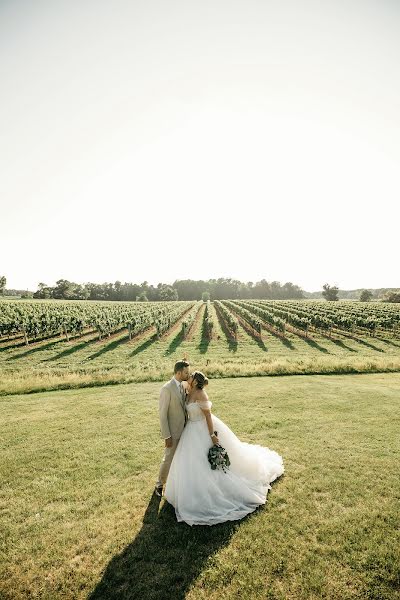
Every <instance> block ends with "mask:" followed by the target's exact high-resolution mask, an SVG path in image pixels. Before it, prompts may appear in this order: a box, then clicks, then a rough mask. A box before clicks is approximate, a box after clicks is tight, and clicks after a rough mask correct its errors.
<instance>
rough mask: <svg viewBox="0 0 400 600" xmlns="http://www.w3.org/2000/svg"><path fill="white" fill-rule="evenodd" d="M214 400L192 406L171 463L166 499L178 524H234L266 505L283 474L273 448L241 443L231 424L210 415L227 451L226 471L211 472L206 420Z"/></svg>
mask: <svg viewBox="0 0 400 600" xmlns="http://www.w3.org/2000/svg"><path fill="white" fill-rule="evenodd" d="M201 406H203V408H209V409H210V408H211V406H212V403H211V402H210V401H204V402H201V403H199V402H188V403H187V404H186V408H187V412H188V422H187V424H186V426H185V428H184V430H183V432H182V435H181V438H180V440H179V443H178V446H177V449H176V451H175V454H174V457H173V459H172V463H171V467H170V471H169V474H168V478H167V483H166V486H165V490H164V497H165V498H166V499H167V500H168V502H169V503H170V504H172V505H173V506H174V508H175V513H176V518H177V520H178V521H185V522H186V523H188V524H189V525H215V524H216V523H223V522H224V521H236V520H238V519H242V518H243V517H244V516H245V515H247V514H249V513H251V512H253V511H254V510H255V509H256V508H257V507H258V506H259V505H261V504H265V502H266V499H267V493H268V490H269V489H271V486H270V485H269V484H270V483H271V482H272V481H274V480H275V479H276V478H277V477H279V476H280V475H282V473H283V472H284V467H283V461H282V457H281V456H280V455H279V454H278V453H277V452H275V451H274V450H270V449H269V448H265V447H263V446H258V445H255V444H247V443H246V442H241V441H240V440H239V439H238V438H237V437H236V435H235V434H234V433H233V431H231V430H230V429H229V427H228V426H227V425H225V423H224V422H223V421H221V420H220V419H218V417H216V416H215V415H214V414H213V415H211V418H212V421H213V426H214V430H215V431H217V432H218V439H219V443H220V444H221V446H223V447H224V448H225V449H226V451H227V452H228V456H229V459H230V462H231V464H230V467H229V468H228V470H227V472H224V471H222V470H220V469H216V470H214V471H213V470H212V469H211V466H210V463H209V462H208V450H209V449H210V447H211V446H212V442H211V438H210V434H209V432H208V426H207V422H206V419H205V415H204V413H203V411H202V410H201Z"/></svg>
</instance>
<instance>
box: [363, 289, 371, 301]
mask: <svg viewBox="0 0 400 600" xmlns="http://www.w3.org/2000/svg"><path fill="white" fill-rule="evenodd" d="M372 296H373V293H372V292H370V291H369V290H363V291H362V292H361V294H360V302H370V300H371V298H372Z"/></svg>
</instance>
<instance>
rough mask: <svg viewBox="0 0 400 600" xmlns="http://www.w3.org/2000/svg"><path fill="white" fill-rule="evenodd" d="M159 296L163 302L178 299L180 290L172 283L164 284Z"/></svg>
mask: <svg viewBox="0 0 400 600" xmlns="http://www.w3.org/2000/svg"><path fill="white" fill-rule="evenodd" d="M158 297H159V299H160V301H161V302H166V301H168V300H178V292H177V291H176V289H175V288H173V287H171V286H170V285H162V286H161V288H160V290H159V293H158Z"/></svg>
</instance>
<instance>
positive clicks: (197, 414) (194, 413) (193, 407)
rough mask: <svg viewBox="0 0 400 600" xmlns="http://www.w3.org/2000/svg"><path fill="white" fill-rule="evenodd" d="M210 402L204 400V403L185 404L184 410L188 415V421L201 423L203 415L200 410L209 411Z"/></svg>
mask: <svg viewBox="0 0 400 600" xmlns="http://www.w3.org/2000/svg"><path fill="white" fill-rule="evenodd" d="M211 406H212V402H210V401H209V400H205V401H204V402H187V404H186V410H187V413H188V419H189V421H202V420H203V419H205V418H206V417H205V414H204V413H203V411H202V410H201V409H202V408H208V409H210V408H211Z"/></svg>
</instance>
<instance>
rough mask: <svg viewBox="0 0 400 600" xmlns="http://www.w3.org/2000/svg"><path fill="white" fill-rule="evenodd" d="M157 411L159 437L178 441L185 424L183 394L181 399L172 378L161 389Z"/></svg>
mask: <svg viewBox="0 0 400 600" xmlns="http://www.w3.org/2000/svg"><path fill="white" fill-rule="evenodd" d="M159 409H160V427H161V437H163V438H164V439H167V438H169V437H172V438H174V439H179V438H180V437H181V435H182V431H183V428H184V427H185V423H186V407H185V394H183V398H182V397H181V395H180V393H179V389H178V386H177V385H176V383H175V381H174V379H173V378H172V379H171V380H170V381H168V383H165V384H164V385H163V386H162V388H161V392H160V400H159Z"/></svg>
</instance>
